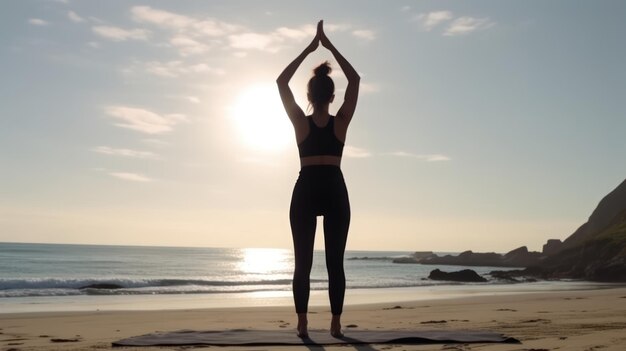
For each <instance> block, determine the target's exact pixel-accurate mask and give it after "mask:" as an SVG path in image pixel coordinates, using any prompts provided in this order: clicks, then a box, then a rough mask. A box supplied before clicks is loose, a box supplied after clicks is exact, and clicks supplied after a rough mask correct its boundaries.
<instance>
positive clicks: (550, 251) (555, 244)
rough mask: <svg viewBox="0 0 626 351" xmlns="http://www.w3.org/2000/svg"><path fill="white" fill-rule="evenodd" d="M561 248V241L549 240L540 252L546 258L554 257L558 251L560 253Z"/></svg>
mask: <svg viewBox="0 0 626 351" xmlns="http://www.w3.org/2000/svg"><path fill="white" fill-rule="evenodd" d="M562 246H563V242H562V241H561V240H559V239H549V240H548V242H546V243H545V244H544V245H543V249H542V250H541V253H542V254H544V255H546V256H549V255H554V254H556V253H558V252H559V251H561V247H562Z"/></svg>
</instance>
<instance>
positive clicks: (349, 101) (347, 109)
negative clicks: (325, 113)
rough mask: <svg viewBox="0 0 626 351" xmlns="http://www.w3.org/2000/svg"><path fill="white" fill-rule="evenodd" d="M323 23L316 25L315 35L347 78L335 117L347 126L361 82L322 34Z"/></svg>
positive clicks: (348, 63)
mask: <svg viewBox="0 0 626 351" xmlns="http://www.w3.org/2000/svg"><path fill="white" fill-rule="evenodd" d="M323 25H324V21H320V22H319V23H318V24H317V33H318V35H319V37H320V42H321V43H322V45H323V46H324V47H325V48H327V49H328V50H329V51H330V52H331V53H332V54H333V56H334V57H335V60H337V63H339V67H341V70H342V71H343V73H344V74H345V75H346V78H348V87H347V88H346V95H345V96H344V99H343V105H341V107H340V108H339V111H337V117H338V118H339V119H341V120H343V121H344V123H345V125H346V126H347V125H348V124H349V123H350V120H351V119H352V115H354V110H355V109H356V103H357V100H358V99H359V82H360V81H361V77H360V76H359V74H358V73H357V72H356V71H355V70H354V68H353V67H352V65H351V64H350V62H348V60H346V59H345V58H344V57H343V55H341V53H339V50H337V48H335V46H334V45H333V44H332V43H331V42H330V40H329V39H328V37H327V36H326V34H325V33H324V27H323Z"/></svg>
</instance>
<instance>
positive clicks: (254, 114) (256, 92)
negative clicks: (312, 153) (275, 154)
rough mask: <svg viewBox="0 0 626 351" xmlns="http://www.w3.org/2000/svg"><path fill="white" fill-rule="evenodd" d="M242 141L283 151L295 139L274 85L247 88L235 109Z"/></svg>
mask: <svg viewBox="0 0 626 351" xmlns="http://www.w3.org/2000/svg"><path fill="white" fill-rule="evenodd" d="M231 113H232V117H233V119H234V121H235V124H236V126H237V129H238V132H239V134H240V137H241V139H242V141H243V142H244V143H245V144H246V145H247V146H248V147H250V148H253V149H255V150H259V151H279V150H281V149H284V148H285V147H287V146H288V145H289V144H290V143H293V142H294V136H293V128H292V126H291V123H290V122H289V119H288V118H287V114H286V113H285V110H284V109H283V106H282V103H281V102H280V96H279V95H278V90H277V89H276V87H275V86H274V85H270V84H257V85H252V86H249V87H248V88H246V89H245V90H244V91H243V92H242V93H241V94H240V95H239V97H238V98H237V100H236V101H235V103H234V106H233V107H232V110H231Z"/></svg>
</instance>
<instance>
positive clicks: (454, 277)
mask: <svg viewBox="0 0 626 351" xmlns="http://www.w3.org/2000/svg"><path fill="white" fill-rule="evenodd" d="M428 279H432V280H446V281H453V282H486V281H487V279H485V278H483V277H481V276H480V275H479V274H478V273H476V272H475V271H473V270H471V269H464V270H462V271H456V272H443V271H441V270H439V269H435V270H433V271H431V272H430V275H429V276H428Z"/></svg>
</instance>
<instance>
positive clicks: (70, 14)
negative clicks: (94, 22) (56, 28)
mask: <svg viewBox="0 0 626 351" xmlns="http://www.w3.org/2000/svg"><path fill="white" fill-rule="evenodd" d="M67 17H68V18H69V19H70V20H71V21H72V22H76V23H80V22H85V19H84V18H82V17H80V16H79V15H78V14H77V13H76V12H74V11H68V12H67Z"/></svg>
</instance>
